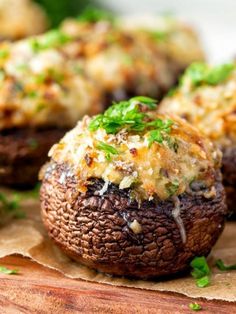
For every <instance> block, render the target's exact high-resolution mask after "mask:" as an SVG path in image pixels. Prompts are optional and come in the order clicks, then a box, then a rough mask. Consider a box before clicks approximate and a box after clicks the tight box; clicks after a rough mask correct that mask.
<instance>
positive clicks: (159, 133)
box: [147, 119, 173, 146]
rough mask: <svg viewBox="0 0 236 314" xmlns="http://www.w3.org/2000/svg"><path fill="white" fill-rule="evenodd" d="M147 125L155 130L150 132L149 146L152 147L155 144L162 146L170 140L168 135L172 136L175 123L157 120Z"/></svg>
mask: <svg viewBox="0 0 236 314" xmlns="http://www.w3.org/2000/svg"><path fill="white" fill-rule="evenodd" d="M147 125H148V126H152V127H154V128H155V129H154V130H152V131H150V132H149V136H148V144H149V146H151V145H152V144H153V143H154V142H157V143H159V144H161V143H162V142H163V141H164V140H165V139H167V138H168V137H166V135H167V134H170V132H171V126H172V125H173V122H172V121H171V120H166V121H163V120H161V119H156V120H154V121H152V122H149V123H147Z"/></svg>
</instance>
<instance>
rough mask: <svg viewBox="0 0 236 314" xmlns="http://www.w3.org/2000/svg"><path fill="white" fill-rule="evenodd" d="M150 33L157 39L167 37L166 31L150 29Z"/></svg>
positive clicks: (161, 39) (162, 39)
mask: <svg viewBox="0 0 236 314" xmlns="http://www.w3.org/2000/svg"><path fill="white" fill-rule="evenodd" d="M150 34H151V36H152V38H153V39H154V40H157V41H164V40H166V39H167V38H168V33H167V32H165V31H151V32H150Z"/></svg>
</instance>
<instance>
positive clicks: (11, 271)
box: [0, 266, 19, 275]
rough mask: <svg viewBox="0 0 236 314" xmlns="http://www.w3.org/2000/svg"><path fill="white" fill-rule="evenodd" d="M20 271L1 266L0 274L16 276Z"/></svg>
mask: <svg viewBox="0 0 236 314" xmlns="http://www.w3.org/2000/svg"><path fill="white" fill-rule="evenodd" d="M18 272H19V271H18V269H9V268H7V267H4V266H0V273H1V274H5V275H16V274H18Z"/></svg>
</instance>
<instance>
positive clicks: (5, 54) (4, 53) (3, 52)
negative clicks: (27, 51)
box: [0, 49, 9, 59]
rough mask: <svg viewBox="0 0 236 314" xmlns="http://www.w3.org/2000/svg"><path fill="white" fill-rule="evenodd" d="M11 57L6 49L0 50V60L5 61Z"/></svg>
mask: <svg viewBox="0 0 236 314" xmlns="http://www.w3.org/2000/svg"><path fill="white" fill-rule="evenodd" d="M8 56H9V51H8V50H5V49H1V50H0V59H5V58H7V57H8Z"/></svg>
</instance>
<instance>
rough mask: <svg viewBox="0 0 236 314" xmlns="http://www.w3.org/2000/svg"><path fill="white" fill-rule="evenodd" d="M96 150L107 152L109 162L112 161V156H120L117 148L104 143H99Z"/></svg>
mask: <svg viewBox="0 0 236 314" xmlns="http://www.w3.org/2000/svg"><path fill="white" fill-rule="evenodd" d="M96 148H97V149H99V150H102V151H104V152H105V157H106V159H107V160H111V155H118V151H117V149H116V148H115V147H113V146H111V145H108V144H106V143H104V142H102V141H99V142H98V144H97V146H96Z"/></svg>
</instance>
